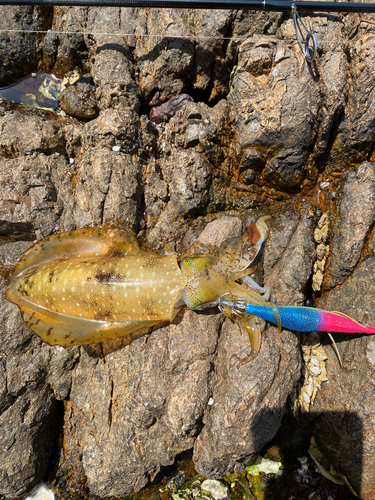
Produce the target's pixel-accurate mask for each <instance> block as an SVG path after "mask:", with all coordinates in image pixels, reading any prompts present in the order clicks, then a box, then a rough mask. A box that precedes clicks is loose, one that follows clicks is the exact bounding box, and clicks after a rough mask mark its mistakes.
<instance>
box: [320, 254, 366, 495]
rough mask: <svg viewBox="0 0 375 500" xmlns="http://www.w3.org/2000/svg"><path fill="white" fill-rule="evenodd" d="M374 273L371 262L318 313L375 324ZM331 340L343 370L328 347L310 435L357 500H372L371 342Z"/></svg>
mask: <svg viewBox="0 0 375 500" xmlns="http://www.w3.org/2000/svg"><path fill="white" fill-rule="evenodd" d="M374 272H375V262H374V259H373V257H370V258H367V259H366V260H364V261H363V262H362V263H361V264H359V265H358V266H357V268H356V269H355V271H354V272H353V273H352V274H351V275H350V276H349V277H348V278H347V279H346V280H345V282H344V283H343V284H342V285H340V286H338V287H336V288H335V289H333V290H332V291H330V292H329V293H328V294H325V295H324V297H323V299H322V300H321V301H320V302H319V304H318V305H319V307H323V308H325V309H328V310H339V311H342V312H343V313H345V314H348V315H349V316H351V317H353V318H355V319H356V320H357V321H361V322H365V323H370V324H374V322H375V316H374V314H373V312H372V311H373V308H372V297H373V293H375V290H374V289H373V288H374V286H373V283H374ZM365 290H366V292H364V291H365ZM334 337H335V340H336V343H337V348H338V350H339V353H340V357H341V360H342V363H343V365H342V367H340V366H339V363H338V359H337V356H336V354H335V352H334V351H333V349H332V347H329V348H326V352H327V354H328V359H327V365H326V367H327V376H328V382H327V383H325V384H323V385H322V389H321V391H319V392H318V395H317V398H316V400H315V404H314V405H313V407H312V412H313V413H314V415H319V417H318V418H317V420H316V422H315V427H314V435H315V437H316V440H317V442H318V446H319V447H320V448H321V450H322V451H323V452H324V453H325V454H326V456H327V457H329V460H330V462H331V463H332V465H333V466H334V467H335V468H336V470H337V471H338V472H340V473H342V474H345V475H346V476H347V478H348V480H349V482H350V484H351V485H352V487H353V488H354V490H355V491H356V492H357V494H358V495H359V497H360V498H366V499H371V496H372V495H373V494H374V477H375V476H374V475H375V472H374V460H373V457H374V453H375V440H374V420H375V417H374V405H373V389H372V387H373V384H374V380H375V366H374V363H373V357H372V352H373V344H374V340H373V339H372V337H370V336H368V337H367V336H363V337H358V336H357V335H354V334H351V335H350V334H335V335H334ZM326 342H328V340H327V341H326Z"/></svg>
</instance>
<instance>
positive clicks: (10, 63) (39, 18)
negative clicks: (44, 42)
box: [0, 5, 49, 85]
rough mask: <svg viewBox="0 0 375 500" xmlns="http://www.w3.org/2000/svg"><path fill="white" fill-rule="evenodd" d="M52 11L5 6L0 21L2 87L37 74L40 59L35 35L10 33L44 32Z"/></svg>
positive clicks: (0, 82) (0, 74) (0, 80)
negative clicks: (29, 74) (28, 75)
mask: <svg viewBox="0 0 375 500" xmlns="http://www.w3.org/2000/svg"><path fill="white" fill-rule="evenodd" d="M48 18H49V8H48V7H47V8H46V7H44V8H41V7H32V6H31V5H24V6H17V5H12V6H11V5H4V6H2V8H1V19H0V30H1V32H0V61H1V64H0V85H7V84H9V83H12V82H14V81H15V80H16V79H17V78H19V77H21V76H26V75H27V74H28V73H30V72H31V71H34V70H35V69H36V67H37V64H38V57H40V49H39V46H38V45H39V44H38V35H37V34H36V33H18V32H14V31H13V32H12V31H10V32H7V30H16V31H17V30H25V31H33V30H42V29H45V28H46V25H47V24H48Z"/></svg>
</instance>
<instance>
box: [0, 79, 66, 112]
mask: <svg viewBox="0 0 375 500" xmlns="http://www.w3.org/2000/svg"><path fill="white" fill-rule="evenodd" d="M60 93H61V80H60V79H59V78H56V77H55V76H54V75H50V74H48V73H31V75H29V76H26V77H25V78H22V79H20V80H18V82H16V83H12V84H11V85H7V86H6V87H0V97H3V98H4V99H8V100H9V101H12V102H14V103H15V104H23V105H24V106H30V107H32V108H39V109H45V110H48V111H52V110H54V109H56V108H57V107H58V104H59V99H60Z"/></svg>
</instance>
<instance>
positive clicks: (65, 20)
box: [42, 7, 89, 76]
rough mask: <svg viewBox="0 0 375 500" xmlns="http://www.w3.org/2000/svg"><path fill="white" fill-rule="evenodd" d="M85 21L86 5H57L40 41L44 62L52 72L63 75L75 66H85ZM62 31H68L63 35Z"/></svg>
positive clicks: (86, 50)
mask: <svg viewBox="0 0 375 500" xmlns="http://www.w3.org/2000/svg"><path fill="white" fill-rule="evenodd" d="M86 22H87V8H86V7H75V8H73V9H72V8H70V7H58V14H57V15H56V16H54V20H53V26H51V25H50V26H48V27H49V28H51V29H50V30H49V31H48V33H47V34H46V36H45V38H44V40H43V42H42V48H43V58H44V62H45V64H46V65H47V68H48V69H49V70H50V71H51V72H52V73H54V74H56V75H59V76H63V75H65V74H66V73H69V72H70V71H72V70H74V69H75V68H76V67H78V68H80V69H83V68H85V67H86V64H87V62H86V61H87V59H88V56H89V51H88V47H87V45H86V40H85V37H84V35H83V33H82V31H83V30H84V28H85V25H86ZM64 31H69V32H70V33H69V34H66V35H65V34H64Z"/></svg>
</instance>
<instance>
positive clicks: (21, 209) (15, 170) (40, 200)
mask: <svg viewBox="0 0 375 500" xmlns="http://www.w3.org/2000/svg"><path fill="white" fill-rule="evenodd" d="M0 183H1V186H2V188H1V192H0V199H1V204H0V234H2V235H11V236H14V237H15V238H17V239H27V240H33V239H40V238H42V237H44V236H47V235H48V234H50V233H52V232H53V231H59V230H61V231H62V230H64V229H65V230H68V229H70V228H71V227H72V197H71V196H72V193H71V185H70V182H69V167H68V164H67V162H66V159H65V158H64V157H63V156H61V155H59V154H58V153H54V154H51V155H49V156H46V155H45V154H40V155H35V154H34V155H31V156H26V157H18V158H14V159H3V160H1V161H0Z"/></svg>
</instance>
